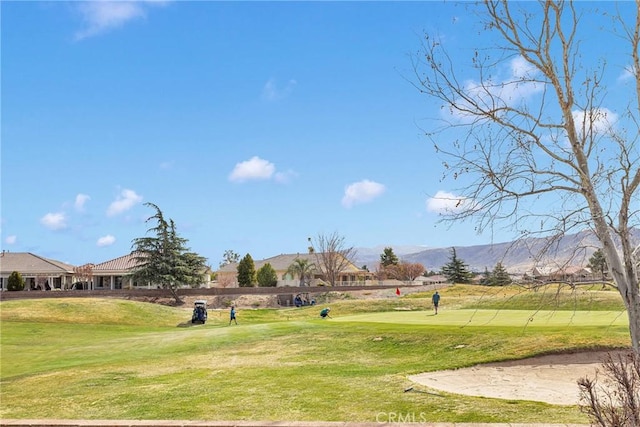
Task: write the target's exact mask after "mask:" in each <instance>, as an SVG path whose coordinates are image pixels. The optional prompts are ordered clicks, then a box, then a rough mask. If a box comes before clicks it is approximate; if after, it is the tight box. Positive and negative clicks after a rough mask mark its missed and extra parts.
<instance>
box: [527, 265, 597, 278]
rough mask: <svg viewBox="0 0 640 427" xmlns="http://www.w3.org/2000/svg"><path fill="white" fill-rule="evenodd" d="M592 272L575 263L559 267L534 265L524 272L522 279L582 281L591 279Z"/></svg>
mask: <svg viewBox="0 0 640 427" xmlns="http://www.w3.org/2000/svg"><path fill="white" fill-rule="evenodd" d="M593 278H594V274H593V272H592V271H591V269H589V268H587V267H580V266H576V265H570V266H566V267H563V268H559V269H554V268H553V267H550V266H546V267H534V268H533V269H532V270H530V271H528V272H526V273H525V275H524V277H523V279H524V280H531V279H533V280H537V281H542V282H552V281H560V282H583V281H587V280H592V279H593Z"/></svg>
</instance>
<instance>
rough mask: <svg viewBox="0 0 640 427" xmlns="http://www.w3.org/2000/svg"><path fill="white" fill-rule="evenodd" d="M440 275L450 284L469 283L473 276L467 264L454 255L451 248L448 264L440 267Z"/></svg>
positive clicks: (454, 250) (454, 252)
mask: <svg viewBox="0 0 640 427" xmlns="http://www.w3.org/2000/svg"><path fill="white" fill-rule="evenodd" d="M442 274H444V275H445V276H446V277H447V279H448V280H449V281H450V282H451V283H469V282H471V277H472V276H473V275H472V273H471V272H470V271H469V269H468V267H467V264H465V263H464V262H463V261H462V260H461V259H459V258H458V256H457V255H456V249H455V248H451V258H450V260H449V262H448V263H446V264H445V265H444V266H443V267H442Z"/></svg>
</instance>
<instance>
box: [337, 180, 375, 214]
mask: <svg viewBox="0 0 640 427" xmlns="http://www.w3.org/2000/svg"><path fill="white" fill-rule="evenodd" d="M384 191H385V186H384V185H382V184H379V183H377V182H374V181H369V180H368V179H365V180H362V181H360V182H354V183H353V184H349V185H347V186H346V187H345V189H344V196H343V197H342V206H344V207H345V208H350V207H352V206H353V205H357V204H361V203H368V202H370V201H372V200H373V199H375V198H376V197H378V196H380V195H381V194H382V193H384Z"/></svg>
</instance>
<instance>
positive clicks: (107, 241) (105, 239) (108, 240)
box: [96, 234, 116, 247]
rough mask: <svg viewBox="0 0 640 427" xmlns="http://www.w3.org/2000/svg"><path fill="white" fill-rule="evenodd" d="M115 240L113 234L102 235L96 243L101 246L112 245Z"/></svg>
mask: <svg viewBox="0 0 640 427" xmlns="http://www.w3.org/2000/svg"><path fill="white" fill-rule="evenodd" d="M115 241H116V238H115V237H113V236H112V235H111V234H107V235H106V236H102V237H100V238H99V239H98V241H97V242H96V245H98V246H99V247H103V246H111V245H113V244H114V243H115Z"/></svg>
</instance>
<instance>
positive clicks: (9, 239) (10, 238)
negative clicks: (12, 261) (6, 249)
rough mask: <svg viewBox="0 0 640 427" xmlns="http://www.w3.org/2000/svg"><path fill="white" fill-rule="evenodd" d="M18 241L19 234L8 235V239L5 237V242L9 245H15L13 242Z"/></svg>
mask: <svg viewBox="0 0 640 427" xmlns="http://www.w3.org/2000/svg"><path fill="white" fill-rule="evenodd" d="M17 241H18V236H15V235H14V236H7V238H6V239H4V242H5V243H6V244H7V245H13V244H15V243H16V242H17Z"/></svg>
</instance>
